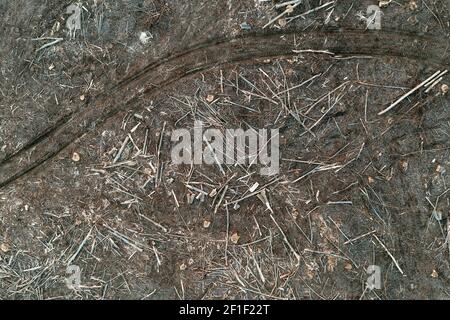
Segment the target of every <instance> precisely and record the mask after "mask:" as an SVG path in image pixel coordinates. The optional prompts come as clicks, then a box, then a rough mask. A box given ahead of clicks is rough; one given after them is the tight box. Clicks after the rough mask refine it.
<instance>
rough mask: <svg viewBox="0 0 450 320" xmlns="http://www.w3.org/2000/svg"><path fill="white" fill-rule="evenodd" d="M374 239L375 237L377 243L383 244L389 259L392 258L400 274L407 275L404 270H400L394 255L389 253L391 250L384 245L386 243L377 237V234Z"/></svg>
mask: <svg viewBox="0 0 450 320" xmlns="http://www.w3.org/2000/svg"><path fill="white" fill-rule="evenodd" d="M373 237H374V238H375V239H377V241H378V242H379V243H380V244H381V246H382V247H383V249H384V250H385V251H386V252H387V254H388V255H389V257H391V259H392V261H393V262H394V264H395V266H396V267H397V269H398V271H400V273H401V274H402V275H405V274H404V273H403V270H402V268H400V266H399V264H398V262H397V260H395V258H394V256H393V255H392V253H390V252H389V250H388V249H387V248H386V246H385V245H384V243H383V242H381V240H380V239H379V238H378V237H377V235H376V234H374V235H373Z"/></svg>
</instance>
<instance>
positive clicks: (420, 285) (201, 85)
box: [0, 0, 450, 299]
mask: <svg viewBox="0 0 450 320" xmlns="http://www.w3.org/2000/svg"><path fill="white" fill-rule="evenodd" d="M280 2H282V1H278V2H272V1H258V0H245V1H242V0H239V1H238V0H229V1H217V3H212V2H211V1H200V0H195V1H178V0H170V1H163V0H121V1H114V3H111V2H110V1H101V0H96V1H94V0H92V1H91V0H90V1H83V2H82V6H83V11H82V12H83V14H82V30H81V32H79V33H78V34H77V36H76V37H75V38H74V39H71V38H70V37H69V36H68V35H67V32H66V29H65V19H67V18H68V16H69V15H68V14H66V13H65V12H66V8H67V6H69V5H70V4H71V3H70V1H60V0H48V1H37V0H36V1H20V0H19V1H8V0H6V1H1V0H0V21H1V24H0V57H1V60H0V68H1V69H0V297H1V298H4V299H23V298H31V299H58V298H94V299H102V298H104V299H113V298H120V299H163V298H166V299H180V298H190V299H200V298H203V299H213V298H218V299H224V298H228V299H232V298H241V299H249V298H260V299H286V298H287V299H359V298H362V299H393V298H395V299H406V298H412V299H417V298H422V299H423V298H435V299H448V298H449V296H450V286H449V275H450V270H449V239H448V224H449V214H450V210H449V208H450V200H449V194H450V193H449V192H448V191H449V190H450V189H449V188H450V186H449V185H450V181H449V176H448V170H449V154H450V151H449V147H450V139H449V134H450V118H449V116H450V111H449V110H450V100H449V94H448V93H446V90H445V86H443V84H449V82H450V78H449V76H448V74H447V75H446V76H444V77H443V79H442V82H441V83H439V84H438V85H436V87H435V88H433V89H432V90H430V92H429V93H425V92H424V91H425V90H420V91H419V92H417V93H415V94H413V95H411V96H409V97H408V99H406V100H404V101H403V102H402V103H401V104H399V105H398V106H397V107H396V108H394V109H393V110H392V111H391V112H388V113H386V114H384V115H382V116H379V115H378V113H379V112H380V111H381V110H383V109H385V108H386V107H388V106H389V105H390V104H391V103H392V102H394V101H395V100H397V99H398V98H399V97H400V96H401V95H402V94H404V93H406V92H407V91H408V90H409V89H411V88H413V87H415V86H416V85H417V84H418V83H420V82H421V81H423V80H424V79H426V78H427V77H428V76H429V75H431V74H433V73H434V72H435V71H437V70H444V69H450V41H449V39H450V38H449V37H450V23H449V21H450V1H448V0H440V1H438V0H427V1H421V0H417V1H405V0H404V1H393V2H392V3H390V4H389V5H388V6H386V7H384V8H382V12H383V15H382V26H381V30H367V28H366V22H365V21H364V18H363V17H365V16H367V14H366V8H367V6H369V5H372V4H377V1H348V0H342V1H339V0H338V1H313V0H309V1H306V0H305V1H303V3H302V4H300V5H299V6H297V7H296V8H295V9H294V11H293V12H292V13H290V14H288V15H286V16H285V17H284V18H281V19H278V20H277V21H274V22H273V23H272V24H270V25H269V26H267V27H266V28H263V27H264V26H265V25H266V24H267V23H268V22H269V21H271V20H272V19H273V18H275V17H276V16H277V15H278V14H280V13H282V12H283V11H284V8H280V9H276V8H275V5H276V4H277V3H280ZM302 13H306V14H305V15H304V16H301V17H297V18H295V19H293V17H296V16H298V15H300V14H302ZM143 32H145V34H146V35H147V37H148V41H147V42H146V43H144V42H142V41H141V40H140V36H141V35H142V33H143ZM49 38H62V39H63V40H62V41H60V42H58V43H56V44H55V45H51V46H48V47H45V48H42V46H43V45H45V44H46V43H49V42H51V41H53V40H52V39H49ZM308 79H310V81H308V82H307V83H305V84H303V85H302V86H299V84H301V83H303V82H304V81H306V80H308ZM195 119H197V120H202V121H203V122H204V123H205V125H207V126H210V127H215V128H219V129H221V130H223V129H225V128H237V127H242V128H244V129H247V128H278V129H279V130H280V153H281V161H280V174H279V175H277V176H275V177H265V176H260V175H259V174H258V171H259V166H258V165H253V166H246V165H244V166H234V165H230V166H224V167H223V168H222V170H224V172H225V174H223V173H222V172H221V170H220V168H219V167H218V166H207V165H201V166H193V167H190V166H175V165H173V164H172V163H171V159H170V151H171V146H172V145H171V142H170V132H171V131H172V130H173V129H176V128H192V127H193V124H194V120H195ZM124 141H125V143H124ZM122 147H123V148H122ZM118 153H119V155H120V156H118ZM115 160H116V161H115ZM255 182H258V183H259V187H258V188H257V190H256V191H257V192H258V195H256V194H255V195H251V193H250V192H249V188H251V187H252V186H253V185H254V184H255ZM262 191H264V192H262ZM249 194H250V196H249V197H247V196H248V195H249ZM263 194H264V195H265V197H266V198H265V199H264V198H262V195H263ZM193 198H194V199H193ZM243 198H244V199H243ZM241 199H242V200H241ZM261 199H262V200H264V201H262V200H261ZM264 202H267V203H268V204H269V205H267V204H265V203H264ZM227 203H228V204H229V205H228V206H227V205H226V204H227ZM235 203H238V205H234V204H235ZM268 206H270V209H269V208H268ZM68 265H76V266H78V267H79V268H80V269H81V287H80V288H79V290H72V289H69V288H68V287H67V286H66V283H65V279H66V277H68V274H66V268H67V266H68ZM369 265H377V266H379V267H380V270H381V280H382V286H381V289H376V290H368V289H366V279H367V277H368V274H367V273H366V269H367V267H368V266H369Z"/></svg>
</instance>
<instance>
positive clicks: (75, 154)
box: [72, 152, 81, 162]
mask: <svg viewBox="0 0 450 320" xmlns="http://www.w3.org/2000/svg"><path fill="white" fill-rule="evenodd" d="M80 159H81V158H80V155H79V154H78V153H76V152H74V153H73V154H72V161H73V162H78V161H80Z"/></svg>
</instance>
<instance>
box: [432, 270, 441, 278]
mask: <svg viewBox="0 0 450 320" xmlns="http://www.w3.org/2000/svg"><path fill="white" fill-rule="evenodd" d="M431 277H432V278H437V277H439V274H438V273H437V271H436V270H433V272H432V273H431Z"/></svg>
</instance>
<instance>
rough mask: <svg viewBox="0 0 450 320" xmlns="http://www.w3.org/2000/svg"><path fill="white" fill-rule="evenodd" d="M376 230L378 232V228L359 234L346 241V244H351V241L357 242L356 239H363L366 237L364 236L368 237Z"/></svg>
mask: <svg viewBox="0 0 450 320" xmlns="http://www.w3.org/2000/svg"><path fill="white" fill-rule="evenodd" d="M375 232H377V231H376V230H372V231H370V232H367V233H364V234H362V235H360V236H357V237H356V238H353V239H350V240H348V241H345V242H344V244H349V243H352V242H355V241H356V240H359V239H362V238H364V237H366V236H368V235H371V234H372V233H375Z"/></svg>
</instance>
